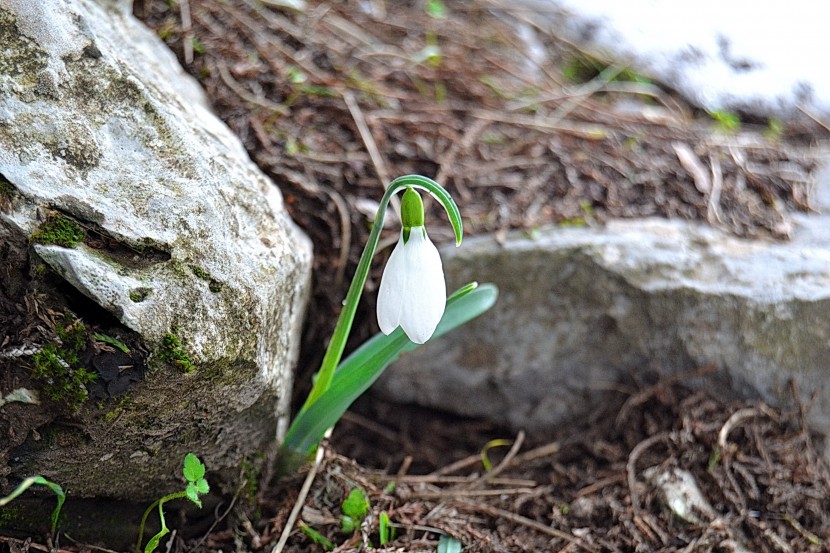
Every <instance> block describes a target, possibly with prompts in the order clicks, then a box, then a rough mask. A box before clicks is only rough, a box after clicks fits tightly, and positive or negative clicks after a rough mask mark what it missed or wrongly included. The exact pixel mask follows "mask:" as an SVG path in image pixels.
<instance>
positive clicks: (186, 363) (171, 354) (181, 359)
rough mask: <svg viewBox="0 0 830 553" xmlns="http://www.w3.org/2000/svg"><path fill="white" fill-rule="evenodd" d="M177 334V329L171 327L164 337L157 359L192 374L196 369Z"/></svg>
mask: <svg viewBox="0 0 830 553" xmlns="http://www.w3.org/2000/svg"><path fill="white" fill-rule="evenodd" d="M177 334H178V328H176V327H173V328H172V329H171V331H170V332H168V333H167V334H165V335H164V338H163V339H162V343H161V350H160V351H159V354H158V357H159V359H161V360H162V361H166V362H167V363H170V364H172V365H175V366H177V367H179V368H180V369H181V370H183V371H184V372H186V373H189V372H193V371H194V370H196V367H195V366H193V361H191V360H190V356H189V355H188V354H187V352H186V351H185V349H184V343H183V342H182V340H181V338H179V337H178V336H177Z"/></svg>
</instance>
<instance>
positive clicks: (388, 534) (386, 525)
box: [378, 511, 395, 546]
mask: <svg viewBox="0 0 830 553" xmlns="http://www.w3.org/2000/svg"><path fill="white" fill-rule="evenodd" d="M394 539H395V528H394V527H393V526H392V524H391V523H390V522H389V514H388V513H387V512H386V511H381V512H380V516H378V541H380V545H381V546H384V545H386V544H387V543H389V542H390V541H392V540H394Z"/></svg>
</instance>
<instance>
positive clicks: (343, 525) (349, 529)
mask: <svg viewBox="0 0 830 553" xmlns="http://www.w3.org/2000/svg"><path fill="white" fill-rule="evenodd" d="M355 528H357V523H356V522H355V520H354V519H353V518H352V517H350V516H348V515H343V516H341V517H340V531H341V532H343V533H344V534H351V533H353V532H354V531H355Z"/></svg>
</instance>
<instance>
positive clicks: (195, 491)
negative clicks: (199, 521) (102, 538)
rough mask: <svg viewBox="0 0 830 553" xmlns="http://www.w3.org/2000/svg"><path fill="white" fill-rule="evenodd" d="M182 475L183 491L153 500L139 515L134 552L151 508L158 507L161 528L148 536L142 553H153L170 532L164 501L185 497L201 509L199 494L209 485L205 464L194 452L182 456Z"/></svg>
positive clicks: (139, 546) (140, 539)
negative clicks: (142, 513)
mask: <svg viewBox="0 0 830 553" xmlns="http://www.w3.org/2000/svg"><path fill="white" fill-rule="evenodd" d="M182 475H183V476H184V478H185V480H187V487H185V489H184V490H183V491H180V492H174V493H171V494H168V495H165V496H164V497H162V498H161V499H157V500H155V501H154V502H153V503H152V504H151V505H150V506H149V507H147V510H146V511H144V515H143V516H142V517H141V524H140V525H139V527H138V542H136V545H135V553H140V552H141V542H142V540H143V539H144V527H145V525H146V524H147V517H149V516H150V513H152V512H153V509H155V508H156V507H158V511H159V521H160V523H161V530H159V532H158V534H156V535H155V536H153V537H152V538H150V541H148V542H147V545H146V546H144V553H153V551H155V550H156V548H157V547H158V546H159V542H160V541H161V538H163V537H164V536H166V535H167V534H169V533H170V529H169V528H167V521H166V520H165V518H164V504H165V503H167V502H168V501H171V500H173V499H184V498H187V499H189V500H190V501H192V502H193V503H195V504H196V505H198V506H199V508H200V509H201V507H202V500H201V499H199V496H200V495H204V494H206V493H208V492H209V491H210V485H208V482H207V480H205V465H204V464H202V462H201V461H200V460H199V458H198V457H196V456H195V455H194V454H192V453H188V454H187V455H185V457H184V467H183V469H182Z"/></svg>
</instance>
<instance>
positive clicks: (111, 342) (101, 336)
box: [92, 332, 130, 353]
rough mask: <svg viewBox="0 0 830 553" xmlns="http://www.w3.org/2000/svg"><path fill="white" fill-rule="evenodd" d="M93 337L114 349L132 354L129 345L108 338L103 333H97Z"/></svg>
mask: <svg viewBox="0 0 830 553" xmlns="http://www.w3.org/2000/svg"><path fill="white" fill-rule="evenodd" d="M92 336H93V337H94V338H95V339H96V340H97V341H99V342H103V343H105V344H109V345H111V346H113V347H116V348H118V349H120V350H121V351H123V352H124V353H130V348H128V347H127V345H126V344H125V343H124V342H122V341H121V340H119V339H118V338H113V337H112V336H108V335H106V334H103V333H101V332H96V333H95V334H93V335H92Z"/></svg>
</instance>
